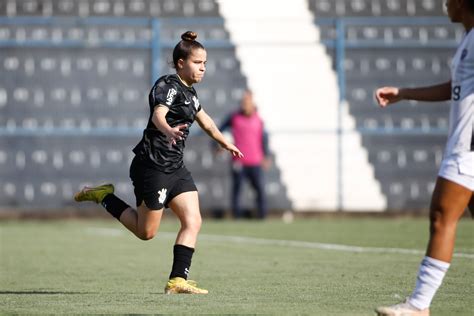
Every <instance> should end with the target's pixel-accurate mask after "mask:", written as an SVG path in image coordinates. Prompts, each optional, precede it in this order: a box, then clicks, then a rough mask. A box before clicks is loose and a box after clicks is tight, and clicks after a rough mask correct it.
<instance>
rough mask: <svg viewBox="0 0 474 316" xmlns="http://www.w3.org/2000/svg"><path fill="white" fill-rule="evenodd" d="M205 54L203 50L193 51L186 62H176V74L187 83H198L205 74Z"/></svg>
mask: <svg viewBox="0 0 474 316" xmlns="http://www.w3.org/2000/svg"><path fill="white" fill-rule="evenodd" d="M206 62H207V53H206V51H205V50H204V49H202V48H198V49H193V50H192V51H191V54H189V56H188V58H187V59H186V60H182V59H180V60H179V61H178V74H179V76H180V77H181V79H183V80H184V81H186V83H188V84H189V85H192V84H193V83H198V82H200V81H201V80H202V78H203V77H204V73H205V72H206Z"/></svg>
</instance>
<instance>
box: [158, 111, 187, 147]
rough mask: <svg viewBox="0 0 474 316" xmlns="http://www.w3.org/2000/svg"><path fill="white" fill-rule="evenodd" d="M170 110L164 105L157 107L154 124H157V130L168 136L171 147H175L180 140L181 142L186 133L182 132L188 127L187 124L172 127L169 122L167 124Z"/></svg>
mask: <svg viewBox="0 0 474 316" xmlns="http://www.w3.org/2000/svg"><path fill="white" fill-rule="evenodd" d="M168 111H169V108H168V107H167V106H164V105H157V106H155V110H154V111H153V117H152V122H153V124H155V126H156V128H157V129H158V130H159V131H160V132H162V133H163V134H165V135H166V137H167V138H168V140H169V142H170V146H172V145H175V144H176V142H177V141H178V140H181V139H182V137H183V135H184V133H183V132H182V131H181V130H182V129H185V128H186V127H188V125H187V124H181V125H177V126H175V127H171V126H170V125H169V124H168V122H166V114H167V113H168Z"/></svg>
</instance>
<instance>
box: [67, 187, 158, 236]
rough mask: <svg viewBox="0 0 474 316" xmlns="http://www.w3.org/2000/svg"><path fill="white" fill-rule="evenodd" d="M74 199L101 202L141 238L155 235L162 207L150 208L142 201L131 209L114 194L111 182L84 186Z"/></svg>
mask: <svg viewBox="0 0 474 316" xmlns="http://www.w3.org/2000/svg"><path fill="white" fill-rule="evenodd" d="M74 200H76V201H77V202H85V201H91V202H95V203H97V204H101V205H102V206H103V207H104V208H105V209H106V210H107V211H108V212H109V213H110V214H111V215H112V216H113V217H115V218H116V219H117V220H119V222H121V223H122V224H123V225H124V226H125V227H126V228H127V229H128V230H130V231H131V232H132V233H133V234H134V235H135V236H137V237H138V238H140V239H142V240H150V239H152V238H153V237H154V236H155V235H156V232H157V230H158V227H159V226H160V222H161V216H162V214H163V208H161V209H159V210H150V209H149V208H148V207H147V206H146V205H145V203H144V201H143V202H142V204H141V205H140V206H138V207H137V210H135V209H133V208H132V207H130V206H129V205H128V204H127V203H125V202H124V201H122V200H121V199H120V198H118V197H117V196H116V195H115V194H114V186H113V185H112V184H104V185H100V186H97V187H87V186H86V187H84V188H83V189H82V190H81V191H79V192H77V193H76V194H75V195H74Z"/></svg>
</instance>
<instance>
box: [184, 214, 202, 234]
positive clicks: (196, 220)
mask: <svg viewBox="0 0 474 316" xmlns="http://www.w3.org/2000/svg"><path fill="white" fill-rule="evenodd" d="M185 225H186V228H187V229H189V230H192V231H195V232H196V233H198V232H199V231H200V230H201V225H202V218H201V216H195V217H193V218H189V219H187V220H186V224H185Z"/></svg>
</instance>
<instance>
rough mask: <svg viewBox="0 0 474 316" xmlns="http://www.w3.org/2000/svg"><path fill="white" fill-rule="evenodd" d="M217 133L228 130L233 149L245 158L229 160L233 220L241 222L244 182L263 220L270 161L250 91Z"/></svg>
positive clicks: (260, 119)
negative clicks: (248, 186)
mask: <svg viewBox="0 0 474 316" xmlns="http://www.w3.org/2000/svg"><path fill="white" fill-rule="evenodd" d="M220 130H221V131H225V130H230V132H231V134H232V137H233V139H234V143H235V145H236V146H237V147H238V148H239V149H240V150H242V152H243V153H244V154H245V156H243V157H240V156H233V157H232V164H231V165H232V192H231V207H232V215H233V217H234V218H242V217H243V215H244V213H243V211H242V207H241V203H240V195H241V192H242V185H243V181H244V180H245V179H247V180H248V181H249V183H250V185H251V187H252V189H253V190H254V192H255V198H256V206H257V217H258V218H259V219H264V218H265V217H266V216H267V198H266V193H265V181H264V171H267V170H268V169H269V168H270V166H271V159H270V154H269V150H268V134H267V132H266V131H265V129H264V124H263V120H262V118H261V117H260V115H259V114H258V112H257V107H256V105H255V102H254V100H253V95H252V92H251V91H249V90H247V91H245V92H244V94H243V96H242V100H241V102H240V108H239V109H238V110H237V111H235V112H233V113H231V114H230V115H229V116H228V117H227V118H226V119H224V121H223V123H222V124H221V126H220Z"/></svg>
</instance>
